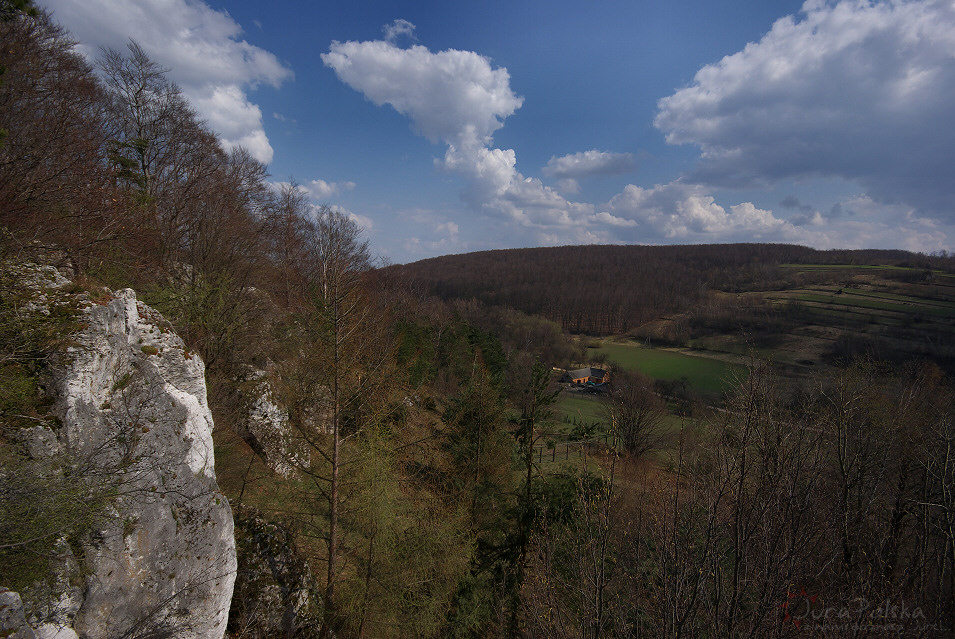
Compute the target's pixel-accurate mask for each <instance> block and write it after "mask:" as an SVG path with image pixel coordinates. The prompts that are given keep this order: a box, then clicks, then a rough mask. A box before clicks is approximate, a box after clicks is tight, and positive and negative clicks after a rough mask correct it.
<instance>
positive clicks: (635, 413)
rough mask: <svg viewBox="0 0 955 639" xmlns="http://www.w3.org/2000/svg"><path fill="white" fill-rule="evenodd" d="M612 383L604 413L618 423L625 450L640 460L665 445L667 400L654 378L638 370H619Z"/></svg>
mask: <svg viewBox="0 0 955 639" xmlns="http://www.w3.org/2000/svg"><path fill="white" fill-rule="evenodd" d="M611 386H612V391H611V393H610V401H609V402H608V403H607V404H606V405H605V411H604V412H605V414H606V416H607V418H608V422H612V423H613V424H614V427H615V429H616V434H617V436H618V437H619V438H620V444H621V449H622V450H623V451H625V452H627V453H628V454H629V455H630V456H631V457H633V458H634V459H639V458H641V457H643V456H644V455H646V454H647V453H649V452H651V451H653V450H656V449H658V448H661V447H662V446H664V445H665V444H666V443H667V431H666V424H665V423H664V419H665V418H666V415H667V411H666V402H665V401H664V400H663V399H662V398H661V397H660V396H659V395H657V394H656V392H654V390H653V382H652V381H651V380H650V378H648V377H646V376H645V375H642V374H640V373H638V372H636V371H628V370H623V369H615V370H614V371H613V374H612V376H611Z"/></svg>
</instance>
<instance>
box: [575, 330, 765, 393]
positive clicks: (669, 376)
mask: <svg viewBox="0 0 955 639" xmlns="http://www.w3.org/2000/svg"><path fill="white" fill-rule="evenodd" d="M588 352H590V353H591V354H600V355H605V356H606V358H607V361H608V362H611V363H613V364H617V365H618V366H622V367H623V368H626V369H628V370H636V371H639V372H641V373H643V374H644V375H647V376H649V377H652V378H654V379H663V380H671V381H672V380H679V379H682V378H686V380H687V384H688V385H689V386H690V388H692V389H693V390H694V391H696V392H697V393H700V394H701V395H710V396H718V395H720V394H721V393H722V392H723V391H725V390H727V389H729V388H732V387H733V386H735V385H736V384H737V382H738V381H739V380H740V379H744V378H745V377H746V375H747V370H746V367H745V366H740V365H738V364H731V363H729V362H724V361H722V360H718V359H711V358H707V357H695V356H693V355H686V354H684V353H677V352H674V351H669V350H660V349H654V348H644V347H643V346H640V345H638V344H614V343H606V342H605V343H604V344H603V345H602V346H601V347H600V348H596V349H588Z"/></svg>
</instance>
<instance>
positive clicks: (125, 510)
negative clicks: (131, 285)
mask: <svg viewBox="0 0 955 639" xmlns="http://www.w3.org/2000/svg"><path fill="white" fill-rule="evenodd" d="M80 319H81V321H82V323H83V324H85V327H84V328H82V330H80V331H79V332H78V333H76V334H75V335H74V336H73V345H71V346H70V347H69V348H68V349H66V352H65V353H61V354H60V355H59V356H58V357H57V358H56V359H55V361H53V362H52V365H51V367H50V370H51V373H50V375H49V380H48V384H47V391H48V392H49V393H50V394H51V396H52V397H54V399H55V404H54V409H53V412H54V414H55V415H56V417H57V418H58V420H59V422H60V423H59V425H58V426H57V427H56V428H55V429H49V428H47V427H37V428H34V429H30V431H29V432H26V431H25V432H24V439H25V442H24V443H25V448H26V450H28V451H29V453H30V454H31V455H33V456H42V455H52V454H66V455H69V456H70V458H71V459H74V460H78V464H79V465H82V466H83V467H84V468H85V469H86V472H90V473H98V474H99V475H101V476H102V477H103V481H108V482H111V483H110V489H111V490H112V491H114V493H115V498H114V499H113V500H112V502H111V505H110V508H109V512H108V513H107V516H106V517H101V518H100V519H99V520H98V521H99V523H97V525H96V527H95V530H93V532H92V534H90V535H88V537H87V538H85V539H83V540H82V541H81V545H82V559H81V563H82V571H81V572H80V577H79V580H81V582H82V586H81V587H78V588H76V589H75V590H76V592H75V593H67V594H68V595H69V596H68V597H67V598H66V600H65V603H62V604H60V605H59V606H57V605H53V607H52V608H53V609H50V606H49V604H40V603H37V602H32V603H31V602H30V601H29V599H28V594H27V593H21V595H23V596H24V603H25V604H26V607H27V609H28V615H27V618H28V619H29V620H31V621H35V622H36V623H35V624H34V628H35V629H36V630H37V632H39V631H40V625H41V624H42V623H43V621H44V620H46V621H47V622H49V620H51V619H52V620H54V621H55V623H56V624H57V626H58V628H59V630H58V631H60V630H62V631H63V632H67V633H68V634H63V635H60V636H64V637H65V636H69V631H71V630H75V633H76V635H78V636H79V637H83V638H86V637H88V638H98V637H118V636H130V637H135V636H156V637H159V636H169V637H181V638H185V639H192V638H196V639H198V638H203V639H206V638H215V639H219V638H221V637H222V636H223V634H224V632H225V630H226V623H227V619H228V614H229V604H230V601H231V598H232V590H233V583H234V580H235V573H236V552H235V540H234V536H233V520H232V512H231V510H230V507H229V503H228V501H227V500H226V498H225V496H224V495H223V494H222V493H221V492H220V491H219V489H218V486H217V484H216V480H215V467H214V460H213V445H212V426H213V423H212V415H211V412H210V411H209V407H208V405H207V403H206V387H205V380H204V366H203V363H202V361H201V360H200V358H199V357H198V356H197V355H196V354H194V353H191V352H190V351H188V350H187V349H186V348H185V346H184V345H183V342H182V340H181V339H180V338H179V337H178V336H177V335H175V333H173V332H172V330H171V327H170V326H169V324H168V323H167V322H166V321H165V320H164V319H163V318H162V317H161V316H160V315H159V314H158V313H157V312H156V311H154V310H153V309H151V308H149V307H148V306H146V305H144V304H142V303H141V302H139V301H137V299H136V295H135V294H134V292H133V291H132V290H129V289H126V290H122V291H119V292H118V293H115V294H112V295H109V296H108V297H106V298H104V299H102V300H100V301H98V302H87V303H86V304H85V308H84V309H83V310H82V311H81V318H80ZM75 582H76V579H73V580H72V583H75ZM60 594H61V595H62V594H63V593H60ZM44 606H46V608H44ZM66 608H70V609H69V610H66ZM64 613H68V614H64ZM31 615H32V616H31ZM38 636H39V635H38ZM46 636H54V635H53V634H50V633H46Z"/></svg>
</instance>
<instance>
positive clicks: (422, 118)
mask: <svg viewBox="0 0 955 639" xmlns="http://www.w3.org/2000/svg"><path fill="white" fill-rule="evenodd" d="M386 32H387V29H386ZM322 60H323V61H324V63H325V65H326V66H328V67H330V68H331V69H333V70H334V71H335V73H336V74H337V75H338V77H339V79H341V80H342V81H343V82H344V83H345V84H347V85H348V86H350V87H352V88H353V89H355V90H357V91H360V92H361V93H363V94H364V95H365V97H367V98H368V99H369V100H371V101H372V102H373V103H374V104H376V105H379V106H381V105H384V104H389V105H391V106H392V107H393V108H394V109H395V110H396V111H398V112H399V113H401V114H403V115H406V116H407V117H409V118H410V119H411V122H412V127H413V129H414V130H415V131H416V132H418V133H419V134H421V135H423V136H425V137H426V138H428V139H429V140H431V141H433V142H443V143H445V144H447V147H448V148H447V151H446V152H445V155H444V159H443V160H440V161H436V163H435V164H436V166H437V168H439V169H441V170H445V171H450V172H453V173H457V174H459V175H461V176H463V177H464V178H465V179H466V180H467V185H466V187H465V188H464V190H463V193H462V196H463V198H464V199H465V201H467V202H468V203H469V204H470V205H471V207H472V208H473V209H474V210H475V211H478V212H480V213H482V214H485V215H489V216H493V217H497V218H503V219H506V220H509V221H511V222H514V223H516V224H517V225H518V226H521V227H525V228H539V229H544V228H548V227H554V226H556V227H568V226H570V225H572V224H573V223H575V222H580V221H582V220H584V219H585V217H586V216H587V215H589V214H590V213H591V212H592V210H593V209H592V207H591V206H590V205H581V204H575V203H572V202H568V201H567V200H565V199H564V198H563V197H561V196H560V195H559V194H558V193H557V191H555V190H554V189H552V188H550V187H547V186H544V185H543V184H542V183H541V182H540V180H537V179H531V178H525V177H524V176H523V175H522V174H521V173H520V172H519V171H517V169H516V164H517V158H516V155H515V153H514V151H513V150H512V149H497V148H493V147H492V146H491V145H492V136H493V134H494V132H495V131H497V130H498V129H499V128H501V126H503V120H504V118H507V117H508V116H509V115H511V114H512V113H514V112H515V111H516V110H517V109H518V108H520V106H521V104H522V103H523V98H520V97H518V96H517V95H515V94H514V92H513V91H512V90H511V87H510V76H509V74H508V72H507V69H503V68H497V69H495V68H492V66H491V63H490V61H489V60H488V59H487V58H486V57H484V56H481V55H478V54H477V53H474V52H472V51H457V50H453V49H451V50H447V51H439V52H432V51H429V50H428V49H427V48H425V47H423V46H420V45H415V46H412V47H409V48H406V49H402V48H399V47H397V46H395V44H394V43H393V42H390V41H380V40H377V41H369V42H345V43H341V42H333V43H332V45H331V48H330V51H329V52H328V53H326V54H323V55H322Z"/></svg>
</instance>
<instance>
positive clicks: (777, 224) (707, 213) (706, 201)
mask: <svg viewBox="0 0 955 639" xmlns="http://www.w3.org/2000/svg"><path fill="white" fill-rule="evenodd" d="M598 219H600V220H602V221H603V222H604V223H606V224H613V225H615V226H633V227H635V228H637V229H639V234H640V237H642V238H643V241H648V242H649V241H664V240H665V241H679V242H701V241H702V242H707V241H734V240H736V239H741V238H751V239H756V240H760V241H793V240H797V239H799V238H800V237H805V236H804V235H803V234H802V233H801V232H800V231H799V230H798V229H797V228H796V227H795V226H794V225H793V224H791V223H789V222H788V221H786V220H782V219H779V218H777V217H776V216H775V215H774V214H773V212H772V211H766V210H763V209H759V208H757V207H755V206H754V205H753V204H751V203H749V202H744V203H741V204H737V205H734V206H730V207H729V210H727V209H726V208H725V207H723V206H721V205H720V204H717V203H716V201H715V199H714V198H713V197H712V196H711V195H709V194H707V193H706V191H705V190H704V188H703V187H702V186H699V185H694V184H686V183H683V182H680V181H676V182H671V183H669V184H662V185H657V186H654V187H653V188H641V187H639V186H635V185H633V184H629V185H627V186H626V187H625V188H624V189H623V191H622V192H621V193H619V194H618V195H616V196H614V197H613V198H612V199H611V200H610V202H609V203H608V206H607V210H606V211H602V212H601V213H599V214H598Z"/></svg>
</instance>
